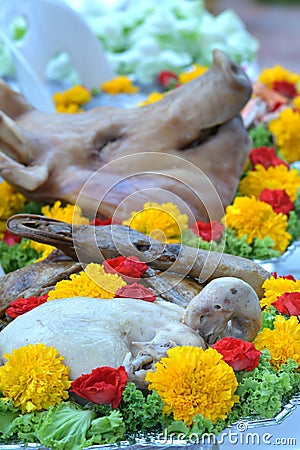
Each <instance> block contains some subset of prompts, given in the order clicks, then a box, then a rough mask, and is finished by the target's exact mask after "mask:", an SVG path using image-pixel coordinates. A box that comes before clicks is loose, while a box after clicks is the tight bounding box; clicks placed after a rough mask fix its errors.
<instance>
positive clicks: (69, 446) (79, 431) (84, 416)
mask: <svg viewBox="0 0 300 450" xmlns="http://www.w3.org/2000/svg"><path fill="white" fill-rule="evenodd" d="M95 417H96V413H95V412H93V411H89V410H84V409H82V408H81V407H80V406H79V405H76V404H75V403H72V402H70V401H68V402H62V403H60V404H59V405H57V406H51V407H50V408H49V409H48V410H47V411H45V413H44V416H43V420H42V421H40V423H39V425H38V427H37V430H36V431H37V436H38V440H39V442H40V443H41V444H43V445H45V446H46V447H50V448H52V449H60V450H77V449H78V450H79V449H81V448H83V446H84V443H85V439H86V434H87V431H88V429H89V427H90V426H91V422H92V420H93V419H94V418H95Z"/></svg>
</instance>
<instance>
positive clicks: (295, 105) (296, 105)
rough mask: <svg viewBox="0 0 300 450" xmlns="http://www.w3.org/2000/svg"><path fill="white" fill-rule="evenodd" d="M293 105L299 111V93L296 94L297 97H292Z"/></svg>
mask: <svg viewBox="0 0 300 450" xmlns="http://www.w3.org/2000/svg"><path fill="white" fill-rule="evenodd" d="M293 106H294V108H296V109H297V110H298V111H300V95H297V97H295V98H294V100H293Z"/></svg>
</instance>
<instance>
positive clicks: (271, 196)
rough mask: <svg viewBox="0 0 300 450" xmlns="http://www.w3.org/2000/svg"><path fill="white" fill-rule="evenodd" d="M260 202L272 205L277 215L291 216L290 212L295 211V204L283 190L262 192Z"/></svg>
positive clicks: (265, 190) (264, 190)
mask: <svg viewBox="0 0 300 450" xmlns="http://www.w3.org/2000/svg"><path fill="white" fill-rule="evenodd" d="M259 200H261V201H262V202H265V203H268V204H269V205H271V206H272V208H273V210H274V211H275V212H276V213H277V214H279V213H283V214H286V215H289V212H290V211H292V210H293V209H294V203H293V202H292V201H291V199H290V197H289V196H288V195H287V193H286V192H285V191H284V190H283V189H267V188H265V189H263V190H262V191H261V193H260V196H259Z"/></svg>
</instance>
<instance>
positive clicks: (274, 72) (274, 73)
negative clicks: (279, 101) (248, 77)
mask: <svg viewBox="0 0 300 450" xmlns="http://www.w3.org/2000/svg"><path fill="white" fill-rule="evenodd" d="M299 80H300V75H298V74H297V73H293V72H290V71H289V70H286V69H285V68H284V67H282V66H280V65H276V66H274V67H270V68H267V69H264V70H262V72H261V73H260V75H259V77H258V81H259V82H260V83H264V84H265V85H266V86H267V87H269V88H271V89H272V87H273V84H274V82H275V81H286V82H287V83H292V84H296V83H297V82H298V81H299Z"/></svg>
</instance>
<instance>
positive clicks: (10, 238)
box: [3, 230, 21, 247]
mask: <svg viewBox="0 0 300 450" xmlns="http://www.w3.org/2000/svg"><path fill="white" fill-rule="evenodd" d="M3 242H5V243H6V244H7V245H8V246H9V247H11V246H12V245H14V244H19V243H20V242H21V236H16V235H15V234H12V233H11V232H10V231H8V230H5V231H4V237H3Z"/></svg>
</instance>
